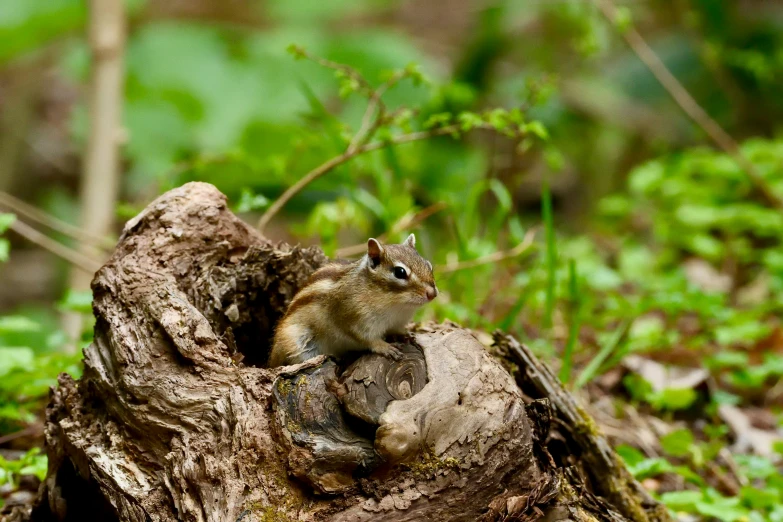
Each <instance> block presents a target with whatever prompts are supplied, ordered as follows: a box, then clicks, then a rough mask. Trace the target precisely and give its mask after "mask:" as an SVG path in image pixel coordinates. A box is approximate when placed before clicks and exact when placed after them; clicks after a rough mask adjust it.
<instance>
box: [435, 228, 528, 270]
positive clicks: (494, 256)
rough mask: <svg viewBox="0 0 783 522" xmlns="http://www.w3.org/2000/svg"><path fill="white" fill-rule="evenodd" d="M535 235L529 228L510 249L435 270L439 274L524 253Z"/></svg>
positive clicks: (495, 261)
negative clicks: (520, 240) (518, 242)
mask: <svg viewBox="0 0 783 522" xmlns="http://www.w3.org/2000/svg"><path fill="white" fill-rule="evenodd" d="M535 236H536V229H535V228H531V229H530V230H528V231H527V233H526V234H525V237H524V238H522V242H521V243H520V244H518V245H517V246H515V247H514V248H512V249H511V250H502V251H499V252H493V253H492V254H489V255H486V256H483V257H479V258H478V259H471V260H470V261H463V262H461V263H454V264H446V265H442V266H438V267H435V270H436V271H437V273H439V274H444V273H450V272H456V271H458V270H465V269H468V268H475V267H477V266H482V265H487V264H490V263H498V262H500V261H504V260H506V259H511V258H513V257H517V256H520V255H522V254H524V253H525V252H526V251H527V250H528V249H529V248H530V247H531V246H533V239H534V238H535Z"/></svg>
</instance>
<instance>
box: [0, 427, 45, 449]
mask: <svg viewBox="0 0 783 522" xmlns="http://www.w3.org/2000/svg"><path fill="white" fill-rule="evenodd" d="M43 433H44V430H43V426H42V425H40V424H31V425H30V426H27V427H26V428H24V429H21V430H19V431H15V432H13V433H9V434H8V435H3V436H2V437H0V444H5V443H7V442H11V441H12V440H16V439H20V438H22V437H27V436H33V437H40V436H41V435H43Z"/></svg>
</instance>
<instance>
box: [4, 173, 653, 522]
mask: <svg viewBox="0 0 783 522" xmlns="http://www.w3.org/2000/svg"><path fill="white" fill-rule="evenodd" d="M325 262H326V258H325V257H324V255H323V253H321V252H320V250H318V249H301V248H298V247H290V246H288V245H282V244H274V243H272V242H270V241H269V240H267V239H265V238H263V237H261V236H260V235H258V234H257V233H256V232H255V231H254V230H253V229H251V228H250V227H248V226H247V225H245V224H244V223H243V222H241V221H240V220H239V219H237V218H236V217H235V216H234V215H232V214H231V212H230V211H229V210H228V209H227V207H226V200H225V197H224V196H223V195H222V194H220V193H219V192H218V191H217V190H216V189H215V188H214V187H212V186H210V185H207V184H203V183H190V184H187V185H185V186H183V187H180V188H178V189H175V190H172V191H170V192H168V193H166V194H164V195H163V196H161V197H160V198H158V199H157V200H156V201H154V202H153V203H151V204H150V205H149V206H148V207H147V208H146V209H145V210H144V211H143V212H142V213H141V214H139V216H137V217H136V218H134V219H133V220H131V221H130V222H128V224H127V225H126V227H125V230H124V232H123V234H122V237H121V238H120V241H119V243H118V245H117V247H116V248H115V250H114V253H113V255H112V257H111V259H110V260H109V262H108V263H107V264H106V265H105V266H104V267H103V268H101V270H100V271H99V272H98V273H97V274H96V277H95V279H94V280H93V283H92V289H93V292H94V297H95V298H94V303H93V307H94V314H95V318H96V325H95V336H94V342H93V343H92V344H91V345H90V346H89V347H88V348H87V349H86V350H85V370H84V374H83V377H82V378H81V379H80V380H79V381H74V380H73V379H71V378H70V377H68V376H61V378H60V381H59V386H58V387H57V389H56V390H54V391H53V393H52V396H51V403H50V405H49V407H48V408H47V424H46V428H45V431H46V445H47V447H46V451H47V455H48V457H49V472H48V476H47V478H46V480H45V481H44V483H43V485H42V489H41V492H40V496H39V498H38V501H37V504H36V506H35V508H34V509H33V512H32V514H29V513H17V514H16V515H15V518H14V519H13V520H15V521H17V520H30V519H32V520H35V521H38V522H50V521H84V520H91V521H92V520H94V521H98V522H102V521H106V522H114V521H123V522H124V521H133V522H136V521H138V522H142V521H144V522H146V521H156V522H157V521H180V520H182V521H187V522H237V521H240V520H241V521H243V522H262V521H263V522H268V521H293V520H298V521H315V520H331V521H364V520H373V521H375V520H381V521H398V520H458V521H459V520H464V521H473V520H483V521H496V520H541V519H544V520H565V519H570V520H577V521H579V520H611V521H621V520H634V521H638V522H643V521H646V520H653V519H652V518H644V517H645V513H647V512H648V511H647V510H646V509H647V508H646V507H644V506H643V508H644V509H642V510H640V511H638V512H631V511H628V510H626V509H625V506H624V505H622V504H621V503H617V505H615V504H616V502H617V500H618V499H617V498H616V497H614V496H612V495H611V492H609V493H606V492H605V490H602V489H601V488H600V487H597V486H596V485H595V484H593V481H592V480H591V479H589V477H588V476H587V475H585V473H584V466H580V465H579V462H584V463H588V464H589V465H594V464H595V463H599V464H600V463H601V462H605V460H601V459H604V458H605V457H606V458H609V457H610V456H611V455H598V456H592V457H587V456H585V455H583V454H581V453H579V452H575V453H574V455H573V458H572V459H567V465H560V464H558V462H560V461H561V460H562V459H558V458H554V459H553V458H552V456H551V455H550V453H549V436H548V434H549V430H550V424H549V420H550V418H555V416H556V417H557V418H558V419H559V420H560V419H563V418H565V419H568V417H567V413H568V412H569V411H570V410H568V409H567V408H566V407H565V406H563V405H566V406H567V405H568V403H567V401H566V402H564V401H565V399H564V398H563V394H564V393H565V392H564V391H562V390H558V389H556V388H555V386H554V384H553V383H552V382H550V380H551V379H552V376H551V375H548V374H546V373H543V372H541V371H539V370H535V369H536V368H538V367H537V366H536V364H538V363H537V361H535V358H533V359H532V360H522V359H519V360H518V363H517V364H519V365H520V366H521V367H522V368H523V369H524V365H530V368H531V371H533V370H535V371H537V372H538V373H536V374H535V375H538V376H539V378H538V380H536V381H534V382H537V383H538V385H537V386H539V389H541V390H545V391H546V390H551V393H552V394H553V397H552V398H550V401H551V404H552V410H551V411H550V410H549V405H548V404H549V403H547V402H546V401H543V402H538V403H534V404H532V405H526V404H525V401H526V400H527V399H525V396H524V395H523V393H522V392H523V391H524V392H525V393H528V390H526V389H524V388H523V389H520V388H519V387H518V386H517V384H518V383H520V382H521V381H519V380H517V383H515V382H514V379H513V378H512V377H511V376H510V375H509V373H507V372H506V371H505V370H504V369H503V368H502V367H501V365H500V364H499V363H498V362H497V361H496V360H494V359H493V358H492V357H490V356H489V354H488V352H487V351H486V350H485V349H484V347H483V346H482V345H481V343H480V342H479V341H478V340H477V339H476V338H475V337H474V336H473V334H472V333H471V332H470V331H469V330H466V329H463V328H461V327H459V326H458V325H455V324H453V323H444V324H440V325H434V324H427V325H419V326H418V327H417V328H415V329H414V330H412V331H411V332H410V336H407V337H401V338H396V339H390V341H393V342H395V343H397V345H398V346H400V347H402V348H403V349H404V350H405V351H406V352H407V353H408V354H409V355H410V357H406V358H404V359H403V360H402V361H397V362H394V361H389V360H388V359H385V358H383V357H378V356H374V355H364V356H361V357H360V358H359V359H358V360H357V361H356V362H355V363H353V365H351V362H350V361H338V362H334V361H331V360H329V359H326V358H325V357H319V358H316V359H313V360H310V361H307V362H304V363H301V364H298V365H294V366H288V367H283V368H274V369H266V368H264V367H263V362H264V361H265V360H266V357H267V355H268V352H269V347H270V341H271V337H272V331H273V328H274V325H275V324H276V323H277V321H278V320H279V318H280V317H281V316H282V315H283V312H284V311H285V308H286V306H287V305H288V303H289V302H290V301H291V298H292V296H293V295H294V294H295V292H296V291H297V289H298V288H300V287H301V285H302V284H303V283H304V282H305V281H306V280H307V278H308V277H309V276H310V274H312V273H313V271H315V270H316V269H317V268H318V267H319V266H321V265H323V264H324V263H325ZM506 345H507V346H513V345H512V344H510V343H506ZM514 350H515V349H514ZM514 353H516V351H514ZM555 382H556V381H555ZM522 384H523V385H524V386H527V387H528V388H529V387H530V383H529V382H522ZM362 387H365V388H364V389H362ZM542 393H543V392H542ZM564 412H565V414H564ZM584 437H587V438H583V439H578V442H579V443H580V446H578V448H582V451H593V450H595V451H598V452H605V451H611V450H609V449H608V448H606V447H604V446H602V445H600V444H599V445H598V446H595V445H590V442H589V441H590V440H591V439H590V437H591V436H590V435H584ZM575 447H576V446H575ZM615 458H616V457H615ZM591 459H592V460H591ZM596 459H597V460H596ZM605 470H606V472H607V473H616V474H617V477H619V480H620V482H619V483H622V484H626V485H632V484H633V482H632V481H629V480H628V476H627V474H624V468H621V467H620V466H618V465H617V461H615V466H614V467H612V468H605ZM625 473H627V472H625ZM619 500H622V499H619ZM639 513H641V515H639ZM656 520H663V518H658V519H656Z"/></svg>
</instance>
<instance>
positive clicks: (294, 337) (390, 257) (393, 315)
mask: <svg viewBox="0 0 783 522" xmlns="http://www.w3.org/2000/svg"><path fill="white" fill-rule="evenodd" d="M415 245H416V240H415V237H414V236H413V234H411V235H410V236H409V237H408V239H407V240H406V241H405V242H404V243H402V244H400V245H385V246H384V245H381V243H380V242H379V241H377V240H375V239H370V240H369V241H368V242H367V254H366V255H365V256H364V257H362V259H360V260H358V261H355V262H353V263H331V264H328V265H326V266H323V267H321V268H320V269H319V270H317V271H316V272H315V273H314V274H313V275H312V276H311V277H310V279H309V280H308V282H307V284H305V286H304V287H302V289H301V290H300V291H299V292H298V293H297V294H296V295H295V296H294V299H293V300H292V301H291V304H290V305H289V306H288V310H287V311H286V313H285V315H284V316H283V318H282V319H281V321H280V323H279V325H278V327H277V329H276V332H275V340H274V345H273V347H272V353H271V356H270V358H269V366H280V365H283V364H293V363H297V362H302V361H305V360H307V359H309V358H312V357H315V356H317V355H319V354H327V355H335V356H339V355H341V354H342V353H344V352H346V351H350V350H366V349H369V350H371V351H373V352H376V353H381V354H384V355H388V356H391V357H398V356H399V355H400V354H399V350H398V349H397V348H395V347H393V346H392V345H390V344H388V343H386V342H385V341H384V340H383V338H384V336H386V335H387V334H389V333H402V332H404V331H405V325H406V324H407V323H408V322H410V319H411V317H412V316H413V314H414V312H415V311H416V309H418V308H419V307H420V306H421V305H423V304H426V303H427V302H429V301H431V300H432V299H434V298H435V297H436V296H437V295H438V290H437V287H436V286H435V280H434V278H433V274H432V264H431V263H430V262H429V261H427V260H425V259H424V258H422V257H421V256H420V255H419V253H418V252H417V251H416V249H415Z"/></svg>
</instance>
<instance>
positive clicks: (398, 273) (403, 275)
mask: <svg viewBox="0 0 783 522" xmlns="http://www.w3.org/2000/svg"><path fill="white" fill-rule="evenodd" d="M394 277H396V278H397V279H408V272H407V270H405V269H404V268H403V267H401V266H395V267H394Z"/></svg>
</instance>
